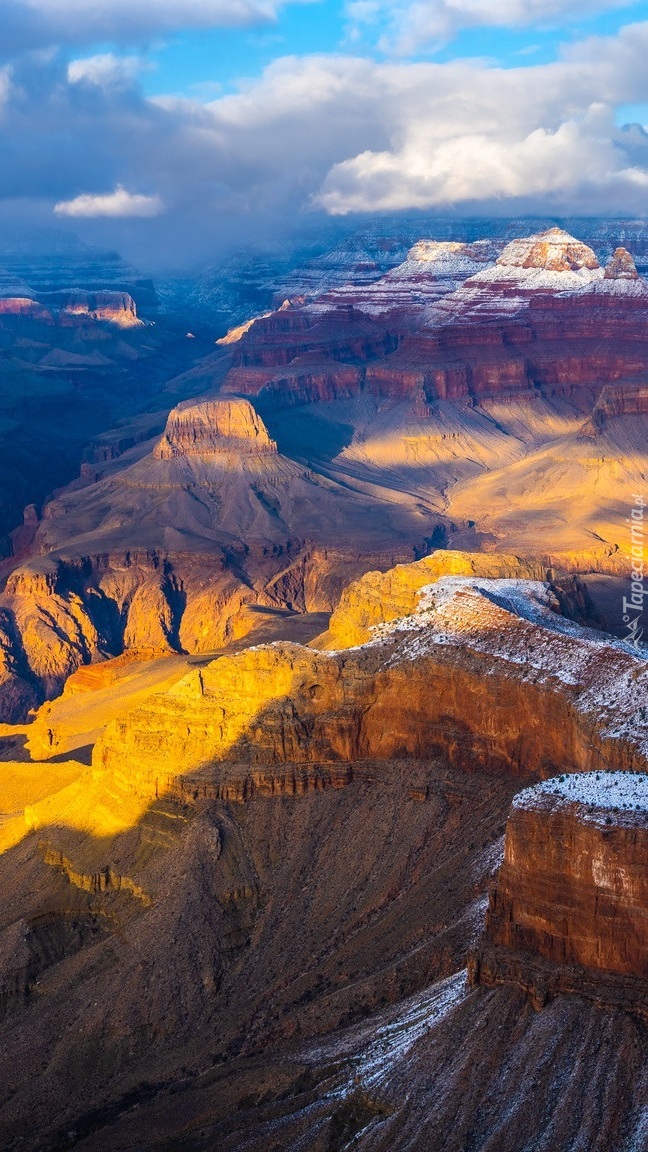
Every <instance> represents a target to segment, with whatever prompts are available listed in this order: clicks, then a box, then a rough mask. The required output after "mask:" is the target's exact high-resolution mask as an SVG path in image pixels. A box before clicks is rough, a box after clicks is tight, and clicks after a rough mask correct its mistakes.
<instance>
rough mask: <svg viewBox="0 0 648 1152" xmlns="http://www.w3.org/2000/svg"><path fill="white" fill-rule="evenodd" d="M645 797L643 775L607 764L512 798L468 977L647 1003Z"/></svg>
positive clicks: (540, 998)
mask: <svg viewBox="0 0 648 1152" xmlns="http://www.w3.org/2000/svg"><path fill="white" fill-rule="evenodd" d="M602 764H603V762H602ZM647 797H648V792H647V778H646V776H645V775H634V774H629V773H611V772H608V771H606V770H605V769H604V768H603V767H601V770H600V771H598V772H590V773H586V774H585V775H583V776H577V777H565V776H561V777H560V778H558V779H554V780H549V781H547V782H546V783H545V784H542V785H538V786H537V787H535V788H532V789H527V790H526V791H523V792H521V793H520V794H519V795H518V796H516V798H515V800H514V803H513V809H512V812H511V815H510V817H509V821H508V825H507V831H506V843H505V852H504V863H503V865H502V868H501V870H500V873H499V876H498V879H497V885H496V886H495V888H494V889H493V892H492V894H491V900H490V907H489V912H488V917H487V922H486V931H485V934H484V937H483V940H482V942H481V943H480V947H479V949H478V950H477V953H476V954H475V957H474V958H473V961H472V968H471V974H472V980H473V982H474V983H476V984H477V983H479V984H481V985H484V986H486V985H492V984H497V983H501V982H503V981H510V982H512V983H517V984H518V986H521V987H523V988H525V989H526V990H528V991H529V992H530V993H531V994H532V995H533V998H534V1002H535V1003H536V1004H540V1005H541V1004H543V1003H544V1002H545V1001H546V999H547V998H548V996H549V995H555V994H556V993H557V992H559V991H564V992H572V993H574V992H575V993H577V994H580V995H586V996H590V997H592V998H594V999H596V1000H597V1001H599V1002H602V1003H605V1002H607V1003H610V1004H612V1005H618V1006H626V1007H629V1008H631V1009H632V1010H633V1011H640V1012H643V1013H645V1012H646V1011H647V1009H646V1002H645V996H646V988H647V987H648V985H647V984H646V981H647V980H648V965H647V963H646V939H645V936H646V923H647V921H646V909H647V908H648V889H647V887H646V854H647V853H648V828H647V826H646V803H647Z"/></svg>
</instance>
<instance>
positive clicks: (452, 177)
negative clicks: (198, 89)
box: [0, 0, 648, 262]
mask: <svg viewBox="0 0 648 1152" xmlns="http://www.w3.org/2000/svg"><path fill="white" fill-rule="evenodd" d="M43 2H44V0H43ZM647 53H648V22H643V23H637V24H634V25H631V26H627V27H626V28H624V29H623V30H622V31H621V33H620V34H618V35H616V36H610V37H607V38H591V39H589V40H584V41H582V42H580V43H579V44H576V45H574V46H573V47H571V48H570V49H569V50H568V51H565V52H564V53H563V58H562V59H559V60H558V61H556V62H555V63H552V64H545V65H527V66H521V67H516V68H508V69H502V68H497V67H493V66H490V65H488V63H486V62H483V61H482V62H480V61H470V60H455V61H451V62H449V63H442V64H440V63H407V62H404V61H402V62H398V61H393V60H392V61H387V62H384V61H383V62H379V61H375V60H371V59H366V58H362V57H352V56H342V55H321V56H306V57H297V56H290V57H285V58H283V59H280V60H277V61H275V62H274V63H273V64H271V65H270V66H269V67H268V68H267V69H266V70H265V72H264V73H263V74H262V75H261V76H260V77H259V78H258V79H257V80H254V81H250V82H248V83H247V84H242V85H241V86H240V88H239V90H238V91H236V92H234V93H233V94H229V95H225V96H222V97H220V98H218V99H216V100H214V101H212V102H211V103H208V104H203V103H200V102H199V101H197V100H190V99H186V98H182V99H181V98H176V97H168V98H165V99H161V98H158V99H147V98H146V97H145V96H144V94H143V92H142V90H141V88H140V86H139V75H138V69H139V66H140V65H139V62H138V59H137V58H135V57H132V56H131V57H124V56H120V55H119V54H118V53H117V54H115V53H103V54H99V55H95V56H90V57H88V58H87V59H85V60H82V59H80V60H76V61H73V62H72V63H70V62H69V61H68V60H66V59H65V57H63V56H61V55H58V54H56V53H47V54H46V53H41V54H40V55H39V56H38V57H37V58H36V57H25V58H23V59H21V60H16V61H14V62H13V64H12V65H11V66H10V67H9V68H7V69H5V70H4V71H0V152H1V154H2V156H3V163H2V165H1V166H0V216H1V214H2V204H3V203H4V204H5V205H8V204H14V205H15V204H16V203H25V204H30V205H35V204H40V205H41V207H42V211H43V212H45V213H48V214H49V218H50V219H51V218H52V215H53V213H54V212H55V213H56V215H57V216H58V217H59V218H62V217H68V218H71V219H74V221H75V226H79V227H80V228H82V229H84V231H83V235H84V236H86V237H87V238H88V239H93V238H94V237H96V236H99V235H100V236H101V237H102V238H103V237H104V236H105V235H106V231H105V229H106V228H107V226H108V223H111V224H112V225H113V226H114V229H115V231H113V233H112V234H111V235H112V236H114V237H115V239H114V240H112V242H113V243H118V244H121V245H122V246H123V245H124V244H126V248H128V245H129V244H130V242H131V240H133V242H137V243H138V244H139V245H140V248H141V249H145V250H147V251H149V250H150V251H153V250H154V251H156V252H158V253H160V252H162V251H163V250H164V252H165V254H166V255H165V259H166V258H167V257H168V258H169V259H170V260H172V261H173V260H177V261H178V262H180V261H182V260H184V259H187V260H189V259H195V258H198V256H199V255H200V254H206V255H208V254H209V252H210V251H211V250H212V247H213V246H215V245H216V244H217V243H227V244H231V245H232V246H235V245H237V244H241V243H244V242H245V240H246V239H250V238H255V239H256V238H258V237H259V235H262V234H265V235H268V234H271V235H275V234H280V233H281V231H282V230H286V231H288V230H289V229H290V228H291V227H292V226H293V225H294V223H295V222H296V221H298V220H299V219H300V217H306V216H307V215H308V213H309V212H314V211H319V212H326V213H328V214H332V215H345V214H349V213H356V212H363V213H365V212H392V211H408V210H419V209H421V210H424V209H427V210H433V211H443V212H445V211H459V212H463V213H468V214H470V213H473V214H475V213H479V214H482V213H501V214H507V215H509V214H515V213H527V212H528V213H537V214H548V213H549V214H554V215H568V214H571V213H574V214H576V213H586V214H593V215H596V214H610V215H621V214H635V215H642V214H644V213H645V211H646V206H647V205H648V197H647V192H648V135H647V134H646V132H645V130H644V129H643V128H642V127H641V126H639V125H635V126H631V127H625V128H623V127H619V124H618V114H617V110H618V109H619V108H620V107H622V106H623V105H626V104H640V103H642V102H648V77H647V75H646V69H645V63H644V61H645V58H646V54H647ZM102 221H103V224H102ZM102 228H103V229H104V231H101V229H102ZM129 228H130V232H129V231H128V229H129ZM93 229H94V231H93ZM120 229H121V230H120Z"/></svg>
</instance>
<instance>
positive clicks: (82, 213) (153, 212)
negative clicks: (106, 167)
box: [54, 184, 163, 218]
mask: <svg viewBox="0 0 648 1152" xmlns="http://www.w3.org/2000/svg"><path fill="white" fill-rule="evenodd" d="M54 211H55V212H56V213H57V215H58V216H76V217H86V218H87V217H91V218H94V217H97V216H111V217H119V216H139V217H142V216H159V215H160V213H161V212H162V211H163V206H162V201H161V199H160V197H159V196H143V195H142V194H141V193H138V192H127V191H126V189H125V188H123V187H122V186H121V184H118V185H117V187H116V188H115V190H114V192H108V193H104V194H103V195H101V194H99V195H94V196H92V195H88V194H87V193H85V194H82V195H81V196H75V197H74V199H73V200H60V201H59V202H58V204H55V205H54Z"/></svg>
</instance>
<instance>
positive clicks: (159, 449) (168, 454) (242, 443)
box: [153, 399, 277, 460]
mask: <svg viewBox="0 0 648 1152" xmlns="http://www.w3.org/2000/svg"><path fill="white" fill-rule="evenodd" d="M276 453H277V445H276V444H275V442H274V440H271V439H270V437H269V435H268V430H267V428H266V426H265V424H264V423H263V420H262V419H261V417H260V416H258V415H257V413H256V412H255V410H254V408H253V407H252V405H251V404H250V402H249V400H243V399H227V400H205V401H203V402H202V403H201V404H191V403H190V404H181V405H179V406H178V407H177V408H174V409H173V411H172V412H171V413H170V414H169V418H168V420H167V426H166V428H165V430H164V434H163V436H162V437H161V439H160V440H159V442H158V444H157V446H156V447H155V449H154V453H153V454H154V456H155V457H156V458H157V459H158V460H173V459H175V458H176V457H178V456H227V455H231V454H235V455H237V456H259V455H276Z"/></svg>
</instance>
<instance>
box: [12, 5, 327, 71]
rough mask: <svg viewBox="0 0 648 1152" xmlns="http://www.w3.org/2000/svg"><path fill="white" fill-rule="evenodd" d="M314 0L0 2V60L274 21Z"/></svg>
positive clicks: (132, 42) (131, 42)
mask: <svg viewBox="0 0 648 1152" xmlns="http://www.w3.org/2000/svg"><path fill="white" fill-rule="evenodd" d="M312 2H315V0H2V15H1V19H2V34H1V36H0V53H2V54H3V55H4V56H5V58H7V57H8V56H11V55H16V54H17V53H19V52H22V51H25V50H28V49H32V48H42V47H44V46H46V45H51V44H88V43H102V42H106V41H114V42H117V43H122V44H134V43H138V42H139V41H141V40H143V39H146V38H148V37H151V36H157V35H161V34H164V33H168V32H173V31H176V30H178V29H182V28H218V27H246V26H251V25H256V24H268V23H273V22H275V21H276V19H277V16H278V14H279V13H280V11H281V9H282V7H284V6H285V4H286V3H297V4H299V3H312Z"/></svg>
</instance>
